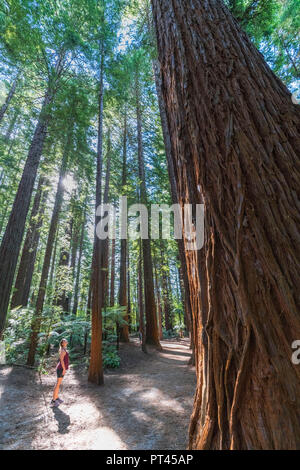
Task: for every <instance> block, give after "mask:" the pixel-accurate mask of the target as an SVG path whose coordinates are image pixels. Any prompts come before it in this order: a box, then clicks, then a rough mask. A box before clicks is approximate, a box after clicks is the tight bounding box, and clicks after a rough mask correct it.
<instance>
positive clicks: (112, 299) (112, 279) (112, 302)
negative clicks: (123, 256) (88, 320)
mask: <svg viewBox="0 0 300 470" xmlns="http://www.w3.org/2000/svg"><path fill="white" fill-rule="evenodd" d="M115 258H116V240H115V239H114V238H113V239H112V241H111V267H110V300H109V305H110V306H111V307H113V306H114V305H115Z"/></svg>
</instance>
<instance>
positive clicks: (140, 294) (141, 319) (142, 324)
mask: <svg viewBox="0 0 300 470" xmlns="http://www.w3.org/2000/svg"><path fill="white" fill-rule="evenodd" d="M142 257H143V249H142V242H141V239H140V240H139V260H138V304H139V332H140V334H141V337H142V341H141V346H142V351H143V352H144V353H147V345H146V332H145V321H144V296H143V261H142Z"/></svg>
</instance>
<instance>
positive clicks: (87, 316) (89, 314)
mask: <svg viewBox="0 0 300 470" xmlns="http://www.w3.org/2000/svg"><path fill="white" fill-rule="evenodd" d="M91 305H92V284H91V282H90V287H89V293H88V301H87V307H86V321H88V320H89V319H90V316H91ZM88 335H89V334H88V329H87V328H86V329H85V333H84V344H83V354H84V355H86V353H87V341H88Z"/></svg>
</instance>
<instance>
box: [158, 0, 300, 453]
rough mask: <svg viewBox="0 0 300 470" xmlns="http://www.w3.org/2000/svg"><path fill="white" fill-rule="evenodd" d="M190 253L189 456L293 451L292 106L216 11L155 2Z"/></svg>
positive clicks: (219, 5)
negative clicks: (195, 218) (196, 246)
mask: <svg viewBox="0 0 300 470" xmlns="http://www.w3.org/2000/svg"><path fill="white" fill-rule="evenodd" d="M152 5H153V13H154V19H155V24H156V32H157V39H158V51H159V60H160V64H161V71H162V83H161V89H162V95H163V100H164V103H165V106H166V111H167V118H168V124H169V129H170V136H171V143H172V158H173V162H174V168H175V173H176V181H177V187H178V194H179V201H180V203H184V202H185V203H189V202H193V203H195V202H198V203H202V202H204V204H205V246H204V249H202V250H198V251H186V259H187V271H188V277H189V284H190V291H191V297H190V298H191V303H192V305H191V307H192V315H193V328H194V338H195V348H196V349H195V353H196V371H197V390H196V395H195V401H194V410H193V414H192V417H191V423H190V431H189V448H190V449H299V448H300V369H299V366H298V365H295V364H293V363H292V361H291V355H292V349H291V345H292V342H293V341H294V340H295V339H299V338H300V317H299V296H298V292H299V269H298V264H299V263H298V260H299V231H298V230H297V222H298V223H299V215H298V213H297V211H296V210H295V207H297V206H298V205H299V201H298V199H297V197H296V194H297V191H298V192H299V160H298V158H297V152H298V149H299V128H300V118H299V106H298V107H297V106H296V105H293V104H292V101H291V94H290V93H289V92H288V90H287V89H286V88H285V86H284V85H283V84H282V82H281V81H280V80H279V79H278V78H277V77H276V76H275V75H274V74H273V73H272V72H271V70H270V68H269V67H268V65H267V64H266V63H265V61H264V59H263V57H262V55H261V54H260V53H259V52H258V51H257V50H256V49H255V47H254V46H253V45H252V44H251V42H250V40H249V39H248V37H247V35H246V34H245V33H243V32H242V30H241V28H240V27H239V25H238V23H237V21H236V20H235V19H234V18H233V17H232V15H231V14H230V12H229V10H228V9H227V8H226V7H225V6H224V4H223V2H221V1H219V0H218V1H217V0H211V1H210V2H207V1H205V0H172V1H171V2H170V1H169V0H152Z"/></svg>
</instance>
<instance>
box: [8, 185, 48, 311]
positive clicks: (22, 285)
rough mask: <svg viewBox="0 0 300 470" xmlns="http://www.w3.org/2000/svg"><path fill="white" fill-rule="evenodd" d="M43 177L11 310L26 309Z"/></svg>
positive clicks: (44, 192)
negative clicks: (19, 307)
mask: <svg viewBox="0 0 300 470" xmlns="http://www.w3.org/2000/svg"><path fill="white" fill-rule="evenodd" d="M45 183H46V178H45V177H42V176H41V177H40V179H39V183H38V187H37V190H36V195H35V198H34V202H33V207H32V211H31V215H30V223H29V228H28V230H27V234H26V238H25V242H24V246H23V250H22V256H21V260H20V264H19V269H18V274H17V278H16V282H15V291H14V294H13V296H12V299H11V308H12V309H13V308H16V307H18V306H22V307H26V306H27V304H28V299H29V293H30V286H31V281H32V276H33V272H34V264H35V260H36V255H37V249H38V244H39V239H40V229H41V226H42V223H43V214H44V211H45V202H46V197H47V190H46V189H45V188H44V186H45Z"/></svg>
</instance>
